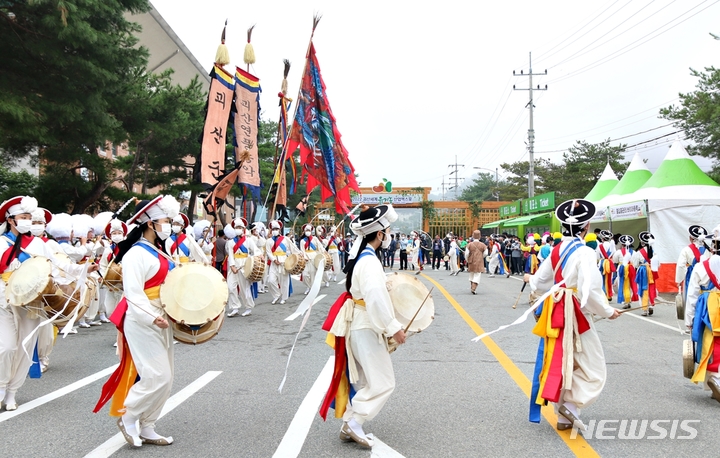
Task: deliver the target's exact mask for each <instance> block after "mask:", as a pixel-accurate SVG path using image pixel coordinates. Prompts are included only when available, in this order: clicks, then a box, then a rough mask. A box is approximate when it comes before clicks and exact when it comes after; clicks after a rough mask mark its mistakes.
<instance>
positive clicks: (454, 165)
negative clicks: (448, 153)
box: [448, 155, 465, 200]
mask: <svg viewBox="0 0 720 458" xmlns="http://www.w3.org/2000/svg"><path fill="white" fill-rule="evenodd" d="M448 167H454V168H455V170H453V171H452V172H450V175H452V174H455V186H453V188H455V200H457V193H458V181H460V180H461V179H462V178H460V177H459V176H458V167H465V166H464V165H463V164H458V163H457V155H455V164H450V165H448ZM451 189H452V188H451Z"/></svg>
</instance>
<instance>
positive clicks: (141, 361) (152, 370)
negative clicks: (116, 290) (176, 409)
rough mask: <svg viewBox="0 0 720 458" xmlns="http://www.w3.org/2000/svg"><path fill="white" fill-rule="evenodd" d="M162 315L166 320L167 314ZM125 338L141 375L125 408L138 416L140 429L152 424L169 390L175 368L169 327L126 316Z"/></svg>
mask: <svg viewBox="0 0 720 458" xmlns="http://www.w3.org/2000/svg"><path fill="white" fill-rule="evenodd" d="M131 307H132V306H131ZM164 318H165V319H166V320H167V319H168V317H167V315H165V316H164ZM125 338H126V339H127V342H128V346H129V348H130V354H131V355H132V358H133V362H134V363H135V367H136V368H137V371H138V375H140V381H138V382H137V383H136V384H134V385H133V386H132V388H130V392H129V393H128V395H127V398H125V409H126V411H127V413H128V414H129V415H131V416H132V417H135V418H138V419H140V427H141V428H143V427H145V426H154V425H155V421H156V420H157V419H158V417H159V416H160V412H161V411H162V408H163V406H164V405H165V401H167V399H168V398H169V397H170V390H171V389H172V382H173V375H174V371H175V369H174V355H173V339H172V329H171V328H167V329H160V328H159V327H157V326H155V325H150V326H146V325H144V324H140V323H138V322H136V321H135V320H133V319H132V318H131V317H130V315H126V316H125Z"/></svg>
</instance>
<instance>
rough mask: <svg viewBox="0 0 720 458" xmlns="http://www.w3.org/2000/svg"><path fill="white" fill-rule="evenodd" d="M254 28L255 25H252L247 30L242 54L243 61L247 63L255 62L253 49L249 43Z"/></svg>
mask: <svg viewBox="0 0 720 458" xmlns="http://www.w3.org/2000/svg"><path fill="white" fill-rule="evenodd" d="M254 28H255V26H254V25H253V26H252V27H250V28H249V29H248V31H247V44H246V45H245V54H244V55H243V61H244V62H245V63H246V64H248V65H250V64H254V63H255V50H254V49H253V46H252V43H250V38H251V37H252V31H253V29H254Z"/></svg>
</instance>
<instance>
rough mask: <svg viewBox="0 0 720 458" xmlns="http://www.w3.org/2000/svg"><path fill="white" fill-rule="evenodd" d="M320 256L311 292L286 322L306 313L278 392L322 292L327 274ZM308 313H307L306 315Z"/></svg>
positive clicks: (281, 387) (279, 390)
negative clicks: (317, 298) (318, 296)
mask: <svg viewBox="0 0 720 458" xmlns="http://www.w3.org/2000/svg"><path fill="white" fill-rule="evenodd" d="M318 256H321V257H322V259H321V260H320V265H319V266H318V268H317V271H316V272H315V278H314V280H313V284H312V287H311V288H310V292H309V293H308V295H307V296H306V297H305V299H303V301H302V302H301V303H300V305H298V308H297V310H296V311H295V313H293V314H292V315H290V316H289V317H288V318H286V319H285V320H286V321H287V320H292V319H294V317H297V316H299V315H300V314H303V313H305V316H304V317H303V320H302V323H300V329H299V330H298V332H297V334H296V335H295V340H294V341H293V344H292V348H290V354H289V355H288V359H287V363H286V364H285V375H283V379H282V382H280V386H279V387H278V392H280V393H282V389H283V386H285V380H287V374H288V369H289V367H290V359H292V354H293V351H294V350H295V344H297V341H298V338H299V337H300V333H301V332H302V331H303V329H305V324H307V322H308V318H310V312H312V306H313V302H315V298H316V297H317V295H318V293H319V292H320V285H321V284H322V278H323V273H324V272H325V256H322V254H318ZM306 312H307V313H306Z"/></svg>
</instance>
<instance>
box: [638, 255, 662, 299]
mask: <svg viewBox="0 0 720 458" xmlns="http://www.w3.org/2000/svg"><path fill="white" fill-rule="evenodd" d="M639 252H640V254H641V255H642V257H643V258H644V259H645V263H643V264H640V266H638V268H637V273H636V274H635V284H637V290H638V297H640V298H641V300H642V308H643V310H647V308H648V305H655V298H657V287H656V286H655V276H654V274H653V272H652V270H651V267H650V258H649V257H648V254H647V249H646V248H645V247H643V248H641V249H640V250H639Z"/></svg>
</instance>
